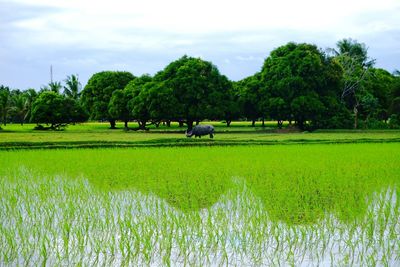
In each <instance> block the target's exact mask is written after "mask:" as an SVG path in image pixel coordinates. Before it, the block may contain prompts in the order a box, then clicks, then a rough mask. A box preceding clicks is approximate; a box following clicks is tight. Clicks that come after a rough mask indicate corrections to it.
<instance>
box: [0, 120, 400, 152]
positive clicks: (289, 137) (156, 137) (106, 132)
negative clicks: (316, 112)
mask: <svg viewBox="0 0 400 267" xmlns="http://www.w3.org/2000/svg"><path fill="white" fill-rule="evenodd" d="M213 124H214V126H215V131H216V135H215V138H214V139H213V140H211V139H210V138H208V136H206V137H203V138H201V139H197V140H196V139H195V138H186V137H185V135H184V131H185V128H179V127H178V125H176V124H173V125H172V127H170V128H169V127H165V126H160V128H155V127H152V128H151V129H150V130H149V131H145V132H143V131H128V132H125V131H123V130H122V128H123V125H122V124H121V123H120V124H118V125H117V126H118V127H119V129H116V130H110V129H108V127H109V125H108V124H107V123H85V124H80V125H70V126H68V128H66V129H65V130H64V131H55V132H54V131H34V130H32V129H33V128H34V125H32V124H30V125H29V124H28V125H24V126H21V125H7V126H3V130H1V131H0V149H13V148H44V147H47V148H76V147H81V148H82V147H88V148H90V147H142V146H198V145H207V146H209V145H271V144H299V143H300V144H302V143H304V144H305V143H354V142H361V143H364V142H400V131H399V130H386V131H351V130H347V131H317V132H312V133H309V132H288V131H286V130H283V131H278V130H277V129H276V128H275V123H274V122H268V123H267V127H266V128H262V127H261V124H260V123H258V124H257V125H256V127H255V128H254V127H250V126H251V124H250V123H249V122H233V123H232V126H231V127H226V126H225V124H223V123H221V122H213Z"/></svg>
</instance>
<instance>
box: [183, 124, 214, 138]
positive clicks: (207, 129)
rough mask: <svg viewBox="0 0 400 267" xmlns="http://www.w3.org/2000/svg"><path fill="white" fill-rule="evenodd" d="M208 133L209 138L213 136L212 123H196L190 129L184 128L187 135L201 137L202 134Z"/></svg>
mask: <svg viewBox="0 0 400 267" xmlns="http://www.w3.org/2000/svg"><path fill="white" fill-rule="evenodd" d="M207 134H209V135H210V138H213V137H214V127H213V126H212V125H196V126H194V127H193V129H192V130H190V131H188V130H186V136H187V137H192V136H193V135H194V137H195V138H196V137H199V138H201V136H202V135H207Z"/></svg>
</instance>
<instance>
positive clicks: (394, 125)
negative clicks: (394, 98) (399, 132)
mask: <svg viewBox="0 0 400 267" xmlns="http://www.w3.org/2000/svg"><path fill="white" fill-rule="evenodd" d="M389 128H390V129H400V116H399V115H396V114H392V115H391V116H390V117H389Z"/></svg>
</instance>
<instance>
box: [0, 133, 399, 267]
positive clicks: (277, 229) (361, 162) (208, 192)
mask: <svg viewBox="0 0 400 267" xmlns="http://www.w3.org/2000/svg"><path fill="white" fill-rule="evenodd" d="M68 131H70V132H68ZM73 131H74V130H72V127H71V129H68V130H66V131H65V132H60V133H43V134H49V135H51V134H65V135H68V134H72V133H73ZM102 131H103V130H99V132H96V133H95V134H98V135H101V134H103V133H102ZM78 132H79V131H78ZM5 133H6V134H12V133H10V132H7V129H5V132H3V133H1V135H2V134H5ZM26 134H28V135H31V134H33V133H32V132H31V131H27V133H26ZM113 134H114V133H113ZM115 134H116V135H117V134H119V135H121V136H122V135H127V136H131V135H132V136H135V137H136V135H138V136H144V137H143V138H147V136H148V135H149V136H152V135H162V133H155V134H147V133H132V134H131V133H130V132H129V133H123V132H118V133H117V132H116V133H115ZM353 134H354V135H355V136H356V135H357V136H358V135H360V134H361V133H352V132H350V133H342V134H341V133H311V134H308V133H307V134H301V133H296V134H287V135H283V136H284V137H282V136H281V135H278V134H275V137H273V134H271V138H283V139H279V140H287V139H284V138H291V139H293V138H296V137H293V136H296V135H303V136H308V135H310V136H314V137H312V138H314V139H315V140H317V139H321V138H323V137H322V136H325V135H329V136H330V137H328V136H326V139H327V140H332V136H333V137H336V139H334V141H335V140H339V139H340V138H343V139H348V138H349V137H344V136H347V135H349V136H351V135H353ZM363 134H365V135H366V136H367V137H364V136H363V137H362V138H375V137H374V136H379V138H377V139H382V138H386V137H388V136H391V137H388V138H389V139H390V138H394V137H395V136H396V134H397V133H396V132H390V131H389V132H368V133H362V134H361V135H363ZM168 135H169V134H168ZM174 135H175V133H174ZM230 135H233V136H235V135H237V136H238V138H243V140H245V141H249V136H251V135H253V134H240V133H232V134H226V136H225V135H223V134H222V133H221V134H217V135H216V139H217V138H221V139H222V138H228V137H229V136H230ZM254 135H255V136H259V137H257V138H260V139H261V138H264V137H263V135H269V134H268V133H254ZM371 136H372V137H371ZM77 138H78V137H77ZM174 138H177V139H178V138H184V137H181V134H178V136H176V137H174ZM265 138H269V137H265ZM329 138H331V139H329ZM357 138H359V137H357ZM299 139H304V138H299ZM97 140H101V139H97ZM198 141H199V140H196V142H198ZM193 142H194V141H193ZM0 178H1V179H0V265H6V266H14V265H57V266H61V265H62V266H66V265H74V266H75V265H107V266H114V265H167V266H168V265H172V266H176V265H193V266H204V265H212V264H216V265H241V266H243V265H247V266H248V265H250V266H254V265H264V266H270V265H274V266H276V265H296V266H298V265H302V264H303V265H319V264H322V265H324V264H325V265H334V266H344V265H345V266H349V265H362V266H374V265H386V266H396V265H398V264H399V263H400V261H399V258H400V243H399V238H398V237H399V236H400V223H399V216H400V201H399V200H400V198H399V197H400V143H398V142H392V143H362V144H361V143H356V144H314V145H305V144H301V145H299V144H293V145H290V146H287V145H274V146H254V145H246V146H243V145H236V146H212V147H209V146H207V147H204V146H200V147H138V148H107V149H104V148H99V149H68V150H65V149H53V150H15V151H0Z"/></svg>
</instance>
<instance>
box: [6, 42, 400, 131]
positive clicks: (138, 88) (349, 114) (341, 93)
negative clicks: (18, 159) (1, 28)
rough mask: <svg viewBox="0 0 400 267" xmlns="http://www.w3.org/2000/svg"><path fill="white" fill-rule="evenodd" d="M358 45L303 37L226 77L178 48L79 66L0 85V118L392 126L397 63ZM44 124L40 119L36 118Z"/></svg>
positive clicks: (142, 125) (397, 100) (53, 123)
mask: <svg viewBox="0 0 400 267" xmlns="http://www.w3.org/2000/svg"><path fill="white" fill-rule="evenodd" d="M374 64H375V61H374V60H373V59H371V58H370V57H369V56H368V49H367V48H366V46H365V44H362V43H359V42H357V41H355V40H352V39H343V40H341V41H339V42H337V44H336V47H335V48H332V49H328V50H326V51H323V50H321V49H320V48H318V47H317V46H315V45H312V44H307V43H300V44H297V43H292V42H291V43H288V44H286V45H283V46H280V47H278V48H276V49H274V50H273V51H272V52H271V53H270V55H269V56H268V57H267V58H266V59H265V61H264V64H263V66H262V68H261V70H260V71H259V72H257V73H255V74H254V75H252V76H250V77H247V78H245V79H243V80H241V81H237V82H233V81H230V80H229V79H228V78H227V77H226V76H224V75H222V74H221V73H220V72H219V70H218V69H217V67H216V66H215V65H213V64H212V63H211V62H208V61H204V60H202V59H200V58H193V57H188V56H183V57H181V58H179V59H178V60H176V61H173V62H171V63H170V64H169V65H167V66H166V67H165V68H164V69H163V70H161V71H159V72H158V73H156V74H155V75H154V76H150V75H142V76H139V77H135V76H134V75H133V74H131V73H129V72H125V71H103V72H99V73H96V74H94V75H92V77H91V78H90V79H89V81H88V83H87V85H86V86H85V87H84V88H83V90H81V89H82V88H81V87H82V86H81V84H80V82H79V80H78V77H77V76H76V75H71V76H68V77H67V79H66V80H65V81H64V83H65V84H64V86H63V85H62V84H61V83H60V82H51V83H49V85H47V86H45V87H43V88H41V89H40V91H39V92H37V91H36V90H34V89H28V90H25V91H21V90H11V89H10V88H8V87H6V86H0V120H1V122H2V123H3V124H4V125H5V124H7V123H10V122H12V123H21V124H23V123H24V122H33V123H36V124H37V125H38V126H37V128H38V129H58V128H60V127H63V126H65V125H67V124H69V123H77V122H84V121H87V120H101V121H108V122H109V123H110V128H115V125H116V121H117V120H121V121H123V122H124V123H125V128H126V129H129V128H130V125H129V122H136V123H137V125H138V126H137V129H147V126H149V125H150V124H155V125H156V126H158V125H159V124H160V123H165V124H167V125H170V123H171V122H172V121H176V122H179V124H180V126H182V127H183V125H187V127H188V129H191V128H192V127H193V125H194V124H195V123H199V122H200V121H202V120H223V121H225V122H226V124H227V126H229V125H230V123H231V122H232V121H233V120H249V121H252V124H253V125H255V122H256V121H262V125H263V126H264V122H265V120H275V121H277V126H278V127H279V128H281V127H282V125H283V122H284V121H289V123H290V124H292V125H295V126H297V127H298V128H300V129H303V130H304V129H310V130H312V129H317V128H323V129H329V128H341V129H344V128H398V127H399V125H400V72H399V71H396V72H394V73H389V72H388V71H386V70H384V69H379V68H375V67H374ZM43 125H46V126H43Z"/></svg>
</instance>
